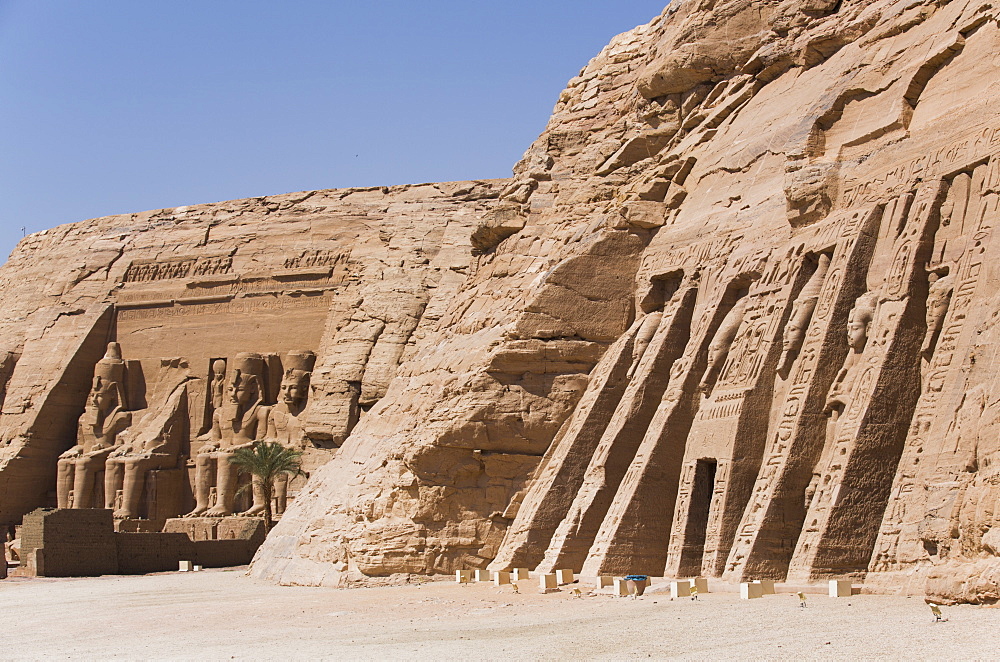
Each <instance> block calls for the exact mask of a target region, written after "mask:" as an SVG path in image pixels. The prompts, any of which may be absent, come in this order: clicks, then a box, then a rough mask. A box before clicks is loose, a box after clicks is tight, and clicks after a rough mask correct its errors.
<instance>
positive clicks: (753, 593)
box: [740, 582, 764, 600]
mask: <svg viewBox="0 0 1000 662" xmlns="http://www.w3.org/2000/svg"><path fill="white" fill-rule="evenodd" d="M762 591H763V589H762V588H761V585H760V584H758V583H757V582H743V583H742V584H740V597H741V598H742V599H744V600H753V599H754V598H760V597H763V596H764V593H763V592H762Z"/></svg>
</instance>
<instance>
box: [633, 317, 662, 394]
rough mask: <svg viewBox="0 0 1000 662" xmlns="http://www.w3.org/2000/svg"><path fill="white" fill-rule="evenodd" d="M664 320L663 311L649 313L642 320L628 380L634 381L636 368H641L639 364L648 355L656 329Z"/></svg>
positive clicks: (636, 337) (634, 342) (634, 345)
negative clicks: (647, 349)
mask: <svg viewBox="0 0 1000 662" xmlns="http://www.w3.org/2000/svg"><path fill="white" fill-rule="evenodd" d="M662 319H663V311H661V310H657V311H654V312H652V313H649V314H648V315H646V317H645V318H644V319H643V320H642V323H641V325H640V326H639V330H638V331H637V332H636V334H635V340H634V341H633V343H632V364H631V365H630V366H629V368H628V373H626V375H625V376H626V377H627V378H628V379H632V377H633V376H634V375H635V371H636V368H638V367H639V362H640V361H642V357H643V355H644V354H645V353H646V348H647V347H649V343H650V342H651V341H652V340H653V336H654V335H655V334H656V329H657V328H658V327H659V325H660V320H662Z"/></svg>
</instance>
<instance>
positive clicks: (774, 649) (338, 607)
mask: <svg viewBox="0 0 1000 662" xmlns="http://www.w3.org/2000/svg"><path fill="white" fill-rule="evenodd" d="M244 571H245V569H236V570H217V571H211V570H208V571H204V572H200V573H164V574H157V575H146V576H128V577H127V576H105V577H97V578H85V579H10V580H7V581H4V582H2V583H0V608H2V611H3V614H4V621H3V640H4V647H3V652H2V653H0V657H3V658H17V659H37V658H43V657H45V658H58V657H70V658H75V659H79V658H86V659H98V658H110V659H150V658H171V659H230V658H236V659H250V658H258V659H268V658H269V659H277V658H280V659H289V658H293V659H296V658H297V659H303V658H336V659H434V658H444V659H570V658H576V659H622V658H646V657H652V658H684V659H719V658H726V659H761V658H768V659H792V658H841V659H843V658H845V657H848V656H850V657H862V658H866V659H871V658H880V659H941V658H946V659H989V658H994V657H996V655H997V652H998V650H1000V627H998V626H1000V610H998V609H995V608H991V607H975V606H970V605H963V606H956V607H945V608H944V612H945V616H946V617H947V618H948V621H947V622H943V623H934V622H932V618H931V613H930V610H929V609H928V607H927V605H926V604H924V601H923V600H922V599H921V598H917V597H912V598H907V597H892V596H884V595H856V596H854V597H852V598H841V599H834V598H829V597H825V596H822V595H817V594H811V595H809V596H808V607H807V608H805V609H802V608H800V607H799V603H798V600H797V599H796V598H795V597H793V596H792V595H790V594H787V593H786V594H783V595H781V594H779V595H773V596H766V597H764V598H762V599H758V600H753V601H742V600H740V599H739V596H738V595H737V594H734V593H711V594H708V595H702V596H701V597H700V599H699V600H698V601H697V602H695V601H692V600H690V599H678V600H671V599H670V597H669V594H667V595H665V594H662V593H659V594H648V593H647V594H646V595H644V596H642V597H641V598H638V599H632V598H616V597H611V596H608V595H586V594H584V596H583V597H577V596H574V595H573V593H572V590H571V588H570V587H565V588H566V589H568V590H563V591H560V592H559V593H553V594H548V595H541V594H539V593H537V589H536V584H535V582H534V581H530V582H523V583H522V585H521V590H520V593H519V594H516V595H515V594H514V593H513V591H512V589H511V588H510V587H502V588H498V587H495V586H493V585H491V584H487V583H481V584H472V585H457V584H455V583H452V582H444V581H436V582H429V583H426V584H422V585H409V586H392V587H380V588H365V589H353V590H338V589H330V588H316V587H287V586H285V587H283V586H275V585H273V584H270V583H265V582H261V581H258V580H255V579H252V578H250V577H247V576H246V575H244ZM574 586H581V587H582V588H583V589H584V591H586V586H585V585H581V584H576V585H574Z"/></svg>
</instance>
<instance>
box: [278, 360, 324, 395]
mask: <svg viewBox="0 0 1000 662" xmlns="http://www.w3.org/2000/svg"><path fill="white" fill-rule="evenodd" d="M315 363H316V355H315V354H314V353H313V352H310V351H308V350H305V351H294V352H289V353H288V355H287V356H286V357H285V366H286V369H285V374H284V376H283V377H282V379H281V393H280V395H279V397H280V398H281V401H282V402H284V403H285V404H286V405H288V406H289V407H294V408H301V407H303V406H304V405H305V402H306V398H307V397H308V396H309V377H310V375H311V374H312V369H313V366H314V365H315Z"/></svg>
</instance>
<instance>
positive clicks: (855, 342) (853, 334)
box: [847, 292, 876, 352]
mask: <svg viewBox="0 0 1000 662" xmlns="http://www.w3.org/2000/svg"><path fill="white" fill-rule="evenodd" d="M875 304H876V301H875V295H874V294H873V293H871V292H866V293H865V294H862V295H861V296H860V297H858V300H857V301H856V302H854V308H852V309H851V314H850V315H849V316H848V317H847V342H848V344H849V345H850V346H851V348H852V349H853V350H854V351H855V352H861V351H862V350H863V349H864V348H865V343H867V342H868V326H869V325H870V324H871V322H872V319H873V318H874V317H875Z"/></svg>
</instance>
